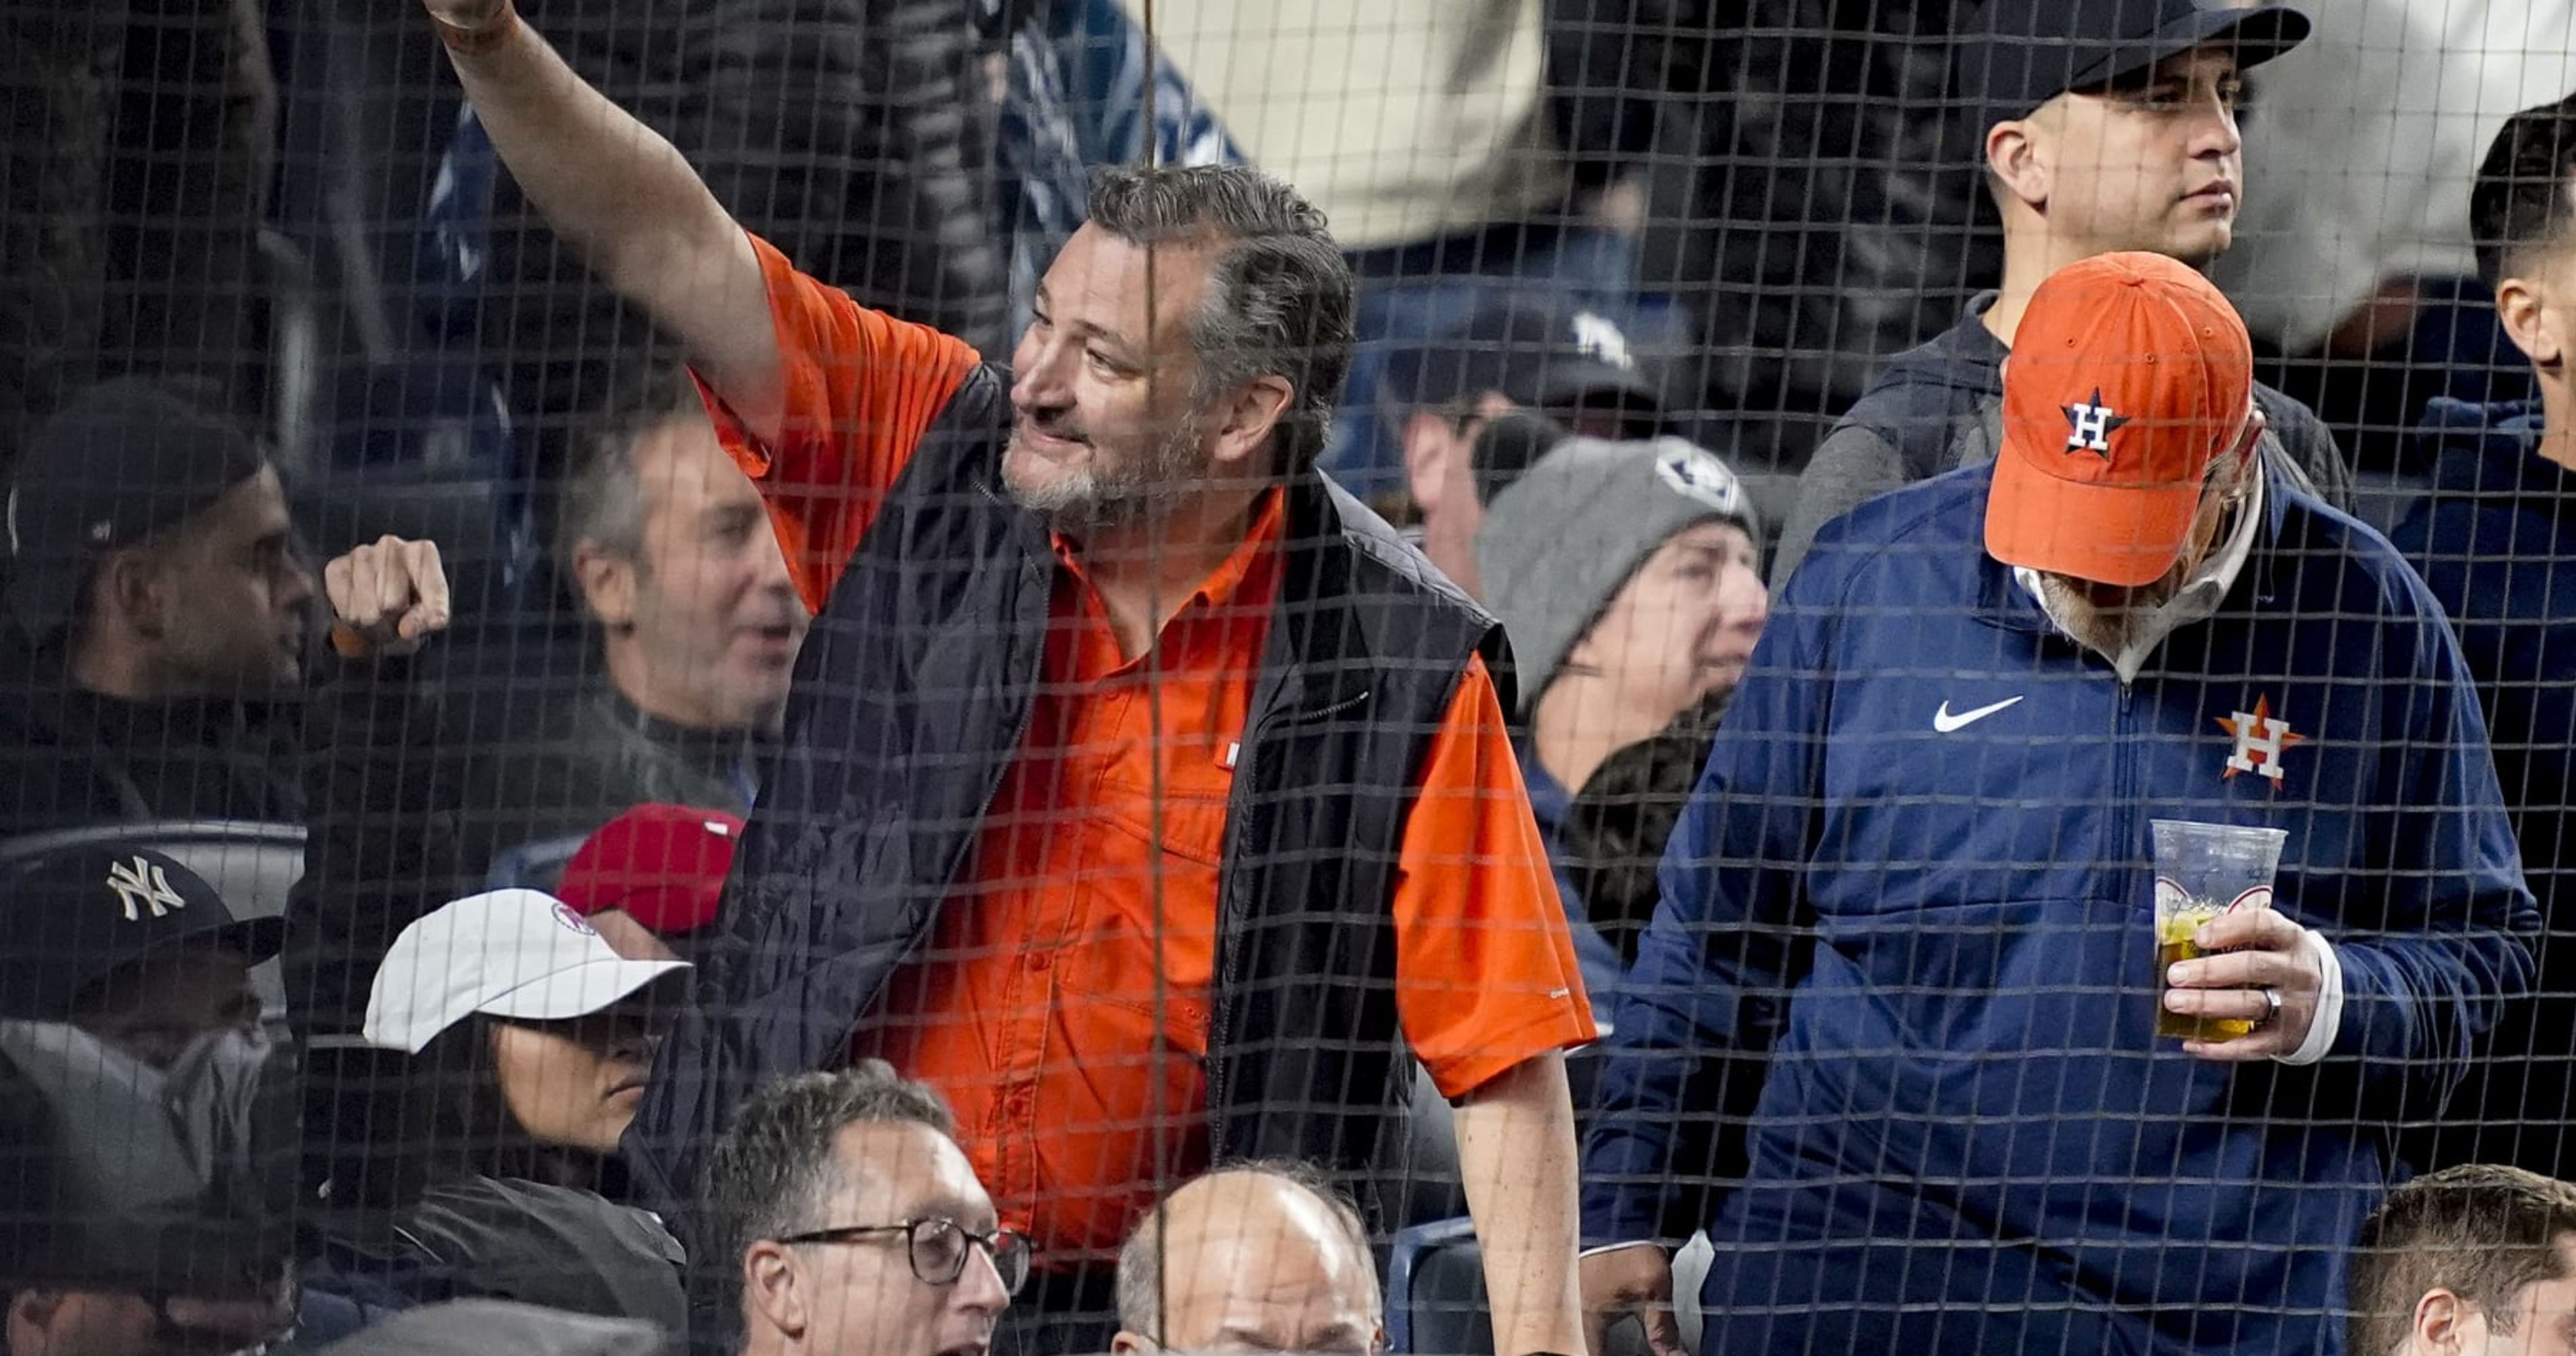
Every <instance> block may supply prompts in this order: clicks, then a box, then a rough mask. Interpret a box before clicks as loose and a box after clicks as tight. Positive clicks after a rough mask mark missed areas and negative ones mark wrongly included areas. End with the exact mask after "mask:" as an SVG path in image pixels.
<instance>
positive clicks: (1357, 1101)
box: [626, 366, 1509, 1266]
mask: <svg viewBox="0 0 2576 1356" xmlns="http://www.w3.org/2000/svg"><path fill="white" fill-rule="evenodd" d="M1007 389H1008V379H1007V375H1006V374H1005V373H1003V372H1002V370H1001V369H999V368H995V367H989V366H988V367H983V368H979V369H977V370H976V371H975V372H974V373H972V374H971V375H970V376H969V377H968V378H967V380H966V383H965V385H964V386H963V387H962V388H961V389H960V390H959V391H958V393H957V394H956V395H955V396H953V397H952V398H951V399H950V401H949V403H948V405H947V407H946V408H944V409H943V410H942V412H941V413H940V415H939V417H938V419H937V420H936V421H935V422H934V424H933V426H932V427H931V429H930V431H929V432H928V433H927V434H926V435H925V437H924V438H923V440H922V442H921V444H920V446H919V447H918V448H917V449H916V450H915V452H914V453H913V456H912V458H911V460H910V461H909V463H908V464H907V465H906V467H905V470H904V472H903V474H902V476H901V477H900V478H899V479H898V480H897V481H896V483H895V485H894V487H893V489H892V490H891V491H890V492H889V494H888V495H887V497H886V500H885V502H884V504H883V506H882V507H881V508H880V509H879V511H878V514H877V517H876V520H875V523H874V526H872V527H871V528H870V529H869V531H868V533H867V535H866V537H865V538H864V539H863V540H862V541H861V542H860V545H859V548H858V550H857V552H856V553H855V554H853V555H852V557H851V559H850V561H849V563H848V566H847V568H846V570H845V571H844V572H843V574H842V576H841V579H840V582H839V583H838V584H837V585H836V586H835V587H834V589H833V591H832V595H831V597H830V599H829V600H828V601H827V603H826V604H825V606H824V608H823V610H822V614H821V615H820V616H818V617H816V618H815V622H814V629H813V632H812V633H811V635H810V636H809V637H808V639H807V640H806V643H805V647H804V650H803V652H802V653H801V654H799V655H798V657H797V662H796V674H795V684H794V687H793V689H792V691H791V692H790V694H789V697H788V704H787V711H786V717H785V727H784V730H783V733H782V737H781V741H780V751H779V755H778V761H777V763H776V765H775V766H774V767H773V768H772V770H771V773H770V775H769V776H768V777H767V778H766V779H765V780H764V781H763V783H762V788H761V795H760V801H759V804H758V806H757V807H756V808H755V809H754V811H753V813H752V817H751V821H750V823H749V825H748V826H747V827H746V829H745V830H744V833H743V838H742V846H741V849H740V852H739V853H738V855H737V856H736V857H735V860H734V868H733V874H732V876H731V878H730V879H729V880H728V881H727V883H726V887H725V898H724V902H723V907H722V911H721V914H720V929H721V931H720V935H719V937H718V938H717V939H716V940H715V941H714V943H713V944H712V945H710V946H709V947H708V949H707V951H706V952H705V953H704V956H703V959H702V963H701V964H700V966H699V969H698V971H697V1000H698V1001H697V1002H696V1003H695V1004H693V1005H692V1008H691V1010H690V1011H689V1012H687V1013H686V1014H684V1015H683V1016H682V1017H681V1018H680V1020H679V1022H678V1024H677V1026H676V1027H675V1029H674V1030H673V1032H672V1035H671V1037H670V1039H669V1040H668V1041H666V1042H665V1043H664V1045H663V1048H662V1051H661V1054H660V1057H659V1059H658V1061H657V1062H656V1064H655V1067H654V1075H653V1081H652V1084H651V1087H650V1090H649V1091H648V1092H647V1093H646V1096H645V1100H644V1104H643V1106H642V1107H641V1108H640V1109H639V1111H638V1112H637V1115H636V1120H635V1124H634V1126H633V1128H632V1129H630V1130H629V1131H628V1134H627V1140H626V1148H627V1152H628V1157H629V1158H630V1159H631V1160H632V1161H633V1162H634V1164H635V1168H636V1177H637V1185H638V1187H639V1190H640V1192H641V1193H642V1196H643V1199H644V1200H646V1201H647V1202H649V1203H650V1204H652V1205H654V1206H655V1207H656V1208H657V1209H660V1210H661V1211H662V1212H663V1213H664V1214H665V1215H669V1216H674V1217H677V1218H679V1219H681V1220H683V1221H686V1222H687V1223H689V1224H690V1226H691V1227H688V1228H684V1229H683V1230H682V1237H683V1238H684V1239H685V1240H687V1241H689V1242H690V1243H692V1244H693V1245H701V1246H693V1248H692V1253H693V1255H698V1254H702V1253H703V1252H704V1247H703V1246H702V1245H703V1241H704V1236H703V1234H702V1233H700V1232H698V1231H697V1229H696V1228H695V1227H694V1225H695V1221H691V1220H688V1215H689V1212H690V1210H691V1207H692V1204H693V1202H694V1201H695V1199H696V1194H695V1191H694V1186H695V1184H696V1182H697V1174H698V1166H697V1165H698V1160H699V1157H700V1156H701V1155H702V1154H703V1153H704V1152H705V1151H706V1147H707V1145H708V1143H709V1141H710V1140H711V1139H712V1138H713V1136H714V1135H715V1134H716V1133H717V1132H718V1131H719V1130H720V1129H721V1128H722V1127H723V1126H724V1125H725V1123H726V1122H727V1120H728V1119H729V1118H730V1116H731V1114H732V1111H733V1108H734V1107H735V1105H736V1104H738V1103H739V1102H740V1101H741V1099H742V1098H743V1096H744V1095H745V1094H746V1093H747V1092H748V1091H749V1090H750V1089H751V1088H752V1087H754V1086H756V1085H757V1084H758V1083H760V1082H761V1081H763V1080H765V1079H768V1078H772V1077H775V1076H778V1075H783V1074H790V1073H800V1072H803V1071H806V1070H810V1069H816V1068H827V1067H833V1066H836V1065H838V1064H840V1063H842V1062H843V1061H844V1059H845V1058H846V1053H847V1048H848V1043H849V1040H850V1037H851V1034H852V1032H853V1031H854V1030H855V1029H856V1028H858V1027H859V1026H860V1024H861V1023H862V1021H864V1020H869V1019H875V1020H887V1021H900V1020H903V1015H902V1014H901V1013H886V1012H883V1011H881V1010H880V1005H879V1002H878V1000H879V999H880V997H881V996H882V995H883V993H884V991H885V988H886V981H887V980H888V978H889V977H890V976H892V975H893V974H894V973H895V971H896V969H897V968H898V967H899V966H900V965H901V964H902V963H903V962H904V961H906V960H908V959H909V958H911V957H912V956H913V955H914V954H915V952H916V951H917V950H918V948H919V947H920V946H921V945H922V944H923V943H924V942H925V941H926V940H927V939H928V938H929V937H930V936H931V935H932V933H933V931H934V929H935V928H936V926H937V923H938V917H939V911H940V910H941V908H943V907H945V906H946V905H947V903H948V901H949V898H950V896H951V894H952V893H953V890H954V886H955V883H956V880H957V878H958V875H959V872H960V870H961V869H962V867H963V866H964V864H965V862H966V860H967V854H968V852H969V851H970V849H971V848H972V846H973V844H974V842H975V839H976V836H977V834H978V832H979V831H980V829H981V826H982V824H983V817H984V814H985V811H986V809H987V807H988V806H989V805H990V804H991V802H992V798H993V795H994V792H995V791H996V790H998V789H999V787H1000V784H1001V780H1002V776H1003V774H1004V772H1005V771H1006V770H1007V769H1008V767H1009V765H1010V763H1011V761H1012V760H1013V759H1015V758H1017V757H1018V756H1019V752H1020V746H1021V742H1022V738H1023V736H1024V735H1025V733H1026V732H1027V729H1028V721H1029V718H1030V711H1031V702H1032V698H1033V697H1034V695H1035V692H1036V687H1037V681H1038V677H1039V665H1040V661H1041V658H1042V656H1043V653H1044V649H1045V644H1046V625H1047V615H1048V613H1047V608H1048V596H1049V592H1050V590H1051V588H1052V586H1053V582H1054V577H1055V570H1056V559H1055V553H1054V549H1053V547H1052V545H1051V544H1050V542H1049V539H1048V536H1047V531H1046V527H1045V525H1044V523H1043V522H1041V521H1040V520H1039V518H1038V517H1037V516H1036V515H1035V514H1032V513H1030V512H1028V511H1027V510H1025V509H1022V508H1020V507H1018V506H1017V505H1016V504H1014V503H1013V502H1012V500H1011V498H1010V496H1009V494H1008V493H1007V492H1006V491H1005V490H1004V489H1003V488H1002V485H1001V482H1000V465H1001V448H1002V442H1003V437H1004V435H1005V431H1006V429H1007V424H1008V419H1009V405H1008V402H1007V399H1006V397H1005V392H1006V391H1007ZM1285 494H1286V525H1285V533H1284V542H1285V545H1284V547H1283V557H1282V562H1281V570H1280V584H1279V596H1278V600H1277V602H1276V604H1275V605H1274V608H1273V611H1272V619H1271V623H1270V628H1269V632H1268V636H1267V638H1266V640H1265V641H1264V646H1265V648H1264V651H1263V656H1262V662H1261V671H1260V674H1259V677H1258V678H1257V680H1256V681H1255V684H1254V688H1253V696H1252V708H1251V717H1250V726H1249V728H1248V729H1247V730H1246V731H1245V733H1244V736H1243V739H1242V749H1241V753H1240V757H1239V759H1238V762H1237V764H1236V768H1235V777H1234V787H1233V792H1232V795H1231V796H1230V798H1229V799H1228V802H1227V809H1226V827H1225V839H1224V849H1223V858H1224V859H1223V861H1222V862H1220V863H1219V877H1218V895H1217V911H1218V929H1217V946H1216V950H1217V957H1216V962H1217V975H1216V985H1215V994H1214V1000H1213V1004H1212V1009H1213V1010H1212V1013H1211V1016H1210V1020H1209V1031H1208V1047H1209V1050H1208V1056H1207V1107H1206V1111H1207V1116H1208V1138H1209V1145H1210V1150H1211V1152H1212V1153H1213V1154H1214V1155H1215V1156H1216V1157H1218V1158H1220V1159H1224V1158H1251V1157H1294V1158H1302V1159H1305V1160H1308V1161H1310V1162H1314V1163H1317V1164H1321V1165H1323V1166H1324V1167H1326V1168H1327V1169H1328V1170H1330V1171H1334V1172H1336V1173H1338V1174H1341V1175H1343V1176H1345V1177H1348V1178H1356V1179H1358V1180H1357V1181H1356V1182H1355V1183H1354V1184H1355V1185H1356V1186H1358V1187H1359V1188H1360V1189H1361V1190H1362V1191H1363V1192H1364V1193H1365V1192H1366V1190H1367V1189H1368V1188H1369V1187H1370V1186H1372V1185H1374V1183H1372V1182H1370V1181H1369V1180H1368V1179H1367V1178H1366V1176H1365V1174H1366V1172H1367V1170H1368V1169H1370V1168H1371V1167H1373V1166H1374V1165H1375V1164H1376V1163H1377V1162H1378V1161H1379V1160H1380V1152H1379V1151H1380V1149H1381V1147H1382V1146H1381V1143H1380V1138H1379V1137H1380V1135H1381V1133H1382V1132H1385V1133H1389V1134H1392V1133H1395V1132H1396V1130H1397V1129H1398V1128H1399V1127H1400V1126H1401V1118H1400V1117H1389V1116H1387V1115H1385V1114H1384V1113H1386V1112H1387V1111H1389V1110H1392V1109H1394V1108H1397V1107H1400V1106H1401V1105H1402V1104H1403V1102H1404V1100H1405V1099H1406V1098H1407V1096H1408V1095H1409V1092H1410V1089H1411V1087H1412V1076H1411V1069H1410V1065H1409V1064H1408V1063H1407V1062H1405V1060H1404V1058H1403V1044H1402V1036H1401V1033H1400V1031H1399V1029H1398V1026H1397V1020H1396V1011H1395V985H1394V968H1395V945H1394V922H1393V912H1392V907H1391V904H1392V895H1393V891H1394V888H1395V884H1396V880H1397V863H1398V854H1399V851H1400V849H1401V847H1402V845H1403V838H1404V828H1405V823H1406V819H1407V817H1408V815H1409V813H1410V811H1411V808H1412V803H1413V798H1414V792H1415V778H1416V777H1417V776H1418V775H1419V773H1420V771H1421V769H1422V767H1423V766H1424V764H1425V763H1426V761H1427V760H1428V757H1429V752H1430V744H1431V740H1432V739H1433V737H1434V736H1435V735H1436V734H1437V733H1438V731H1439V729H1440V728H1441V725H1442V720H1443V717H1444V715H1445V713H1446V712H1447V710H1448V707H1449V703H1450V701H1451V699H1452V697H1453V696H1454V695H1455V693H1456V691H1457V686H1458V683H1459V680H1460V678H1461V677H1462V676H1463V675H1464V674H1465V672H1466V669H1467V665H1468V662H1469V660H1470V659H1471V658H1472V657H1473V656H1475V655H1477V654H1478V653H1480V652H1482V653H1483V654H1485V656H1486V658H1487V662H1488V663H1489V664H1490V665H1492V666H1493V667H1494V668H1495V671H1496V672H1497V674H1498V675H1499V674H1500V673H1501V672H1503V664H1504V662H1505V659H1506V656H1505V654H1504V651H1503V649H1502V645H1501V632H1500V629H1499V628H1498V627H1496V626H1495V624H1494V622H1493V620H1492V619H1491V618H1489V617H1487V616H1486V615H1485V614H1484V613H1483V612H1481V611H1479V610H1477V608H1476V607H1475V605H1474V604H1472V603H1471V602H1469V601H1468V600H1467V599H1466V597H1465V596H1464V595H1463V594H1460V593H1459V592H1458V591H1457V590H1456V588H1455V587H1454V586H1452V585H1450V584H1449V583H1448V582H1447V581H1445V580H1443V579H1441V578H1440V576H1439V574H1438V572H1437V571H1435V570H1433V569H1432V568H1431V566H1430V565H1429V563H1428V562H1426V561H1424V560H1423V559H1422V557H1421V555H1420V553H1418V552H1416V551H1414V550H1413V549H1412V548H1411V547H1408V546H1406V545H1405V544H1404V543H1403V542H1402V541H1401V540H1400V539H1399V538H1397V536H1396V535H1395V532H1394V530H1393V529H1391V528H1389V527H1388V526H1387V525H1386V524H1385V523H1384V522H1382V521H1380V520H1379V519H1378V518H1377V517H1376V515H1374V514H1372V513H1370V512H1369V511H1368V510H1367V509H1366V508H1365V507H1363V506H1361V505H1360V503H1359V502H1358V501H1357V500H1354V499H1352V498H1351V497H1350V496H1349V495H1347V494H1344V493H1342V492H1341V491H1340V490H1338V489H1336V488H1334V487H1333V486H1332V484H1331V483H1330V482H1329V481H1327V480H1325V479H1324V478H1323V477H1322V476H1321V475H1319V474H1316V473H1314V472H1311V471H1309V472H1306V473H1303V474H1300V475H1297V476H1294V477H1292V478H1291V479H1290V481H1289V483H1288V485H1287V488H1286V491H1285ZM1496 682H1497V683H1498V684H1501V685H1504V687H1505V691H1506V695H1505V697H1504V700H1505V701H1509V696H1508V684H1507V681H1506V680H1505V679H1503V678H1501V677H1499V676H1498V677H1497V679H1496ZM1138 982H1139V984H1140V985H1141V984H1144V983H1146V982H1147V980H1146V978H1145V977H1141V976H1140V977H1139V980H1138ZM1145 1112H1146V1109H1145V1108H1139V1113H1140V1114H1145ZM734 1261H735V1259H732V1258H713V1259H709V1260H708V1265H713V1266H731V1265H732V1264H733V1262H734Z"/></svg>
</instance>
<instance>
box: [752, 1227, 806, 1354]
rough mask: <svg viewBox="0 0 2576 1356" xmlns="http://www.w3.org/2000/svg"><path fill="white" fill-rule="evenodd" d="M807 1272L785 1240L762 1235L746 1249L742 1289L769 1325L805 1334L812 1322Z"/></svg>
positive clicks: (780, 1329)
mask: <svg viewBox="0 0 2576 1356" xmlns="http://www.w3.org/2000/svg"><path fill="white" fill-rule="evenodd" d="M804 1279H805V1278H804V1274H803V1272H802V1270H801V1269H800V1268H799V1267H798V1266H797V1265H796V1255H795V1254H794V1253H792V1252H790V1251H788V1249H787V1245H785V1244H783V1243H773V1242H771V1241H770V1240H768V1239H765V1238H764V1239H762V1240H760V1241H759V1242H757V1243H754V1244H752V1245H751V1246H750V1247H748V1248H745V1249H743V1253H742V1293H743V1298H744V1299H745V1300H747V1301H748V1302H749V1303H750V1305H751V1307H752V1309H753V1310H754V1311H755V1312H757V1313H758V1314H759V1315H760V1316H761V1318H762V1319H763V1320H765V1321H766V1322H767V1323H768V1324H769V1326H771V1327H773V1328H776V1329H777V1330H778V1331H780V1332H782V1333H785V1334H786V1335H787V1336H789V1337H798V1338H801V1337H803V1336H804V1335H805V1330H806V1328H807V1327H809V1326H810V1325H811V1316H810V1315H809V1314H808V1313H807V1312H806V1295H805V1285H804Z"/></svg>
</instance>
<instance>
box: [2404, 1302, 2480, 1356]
mask: <svg viewBox="0 0 2576 1356" xmlns="http://www.w3.org/2000/svg"><path fill="white" fill-rule="evenodd" d="M2476 1312H2477V1309H2476V1308H2475V1307H2474V1306H2472V1305H2471V1304H2470V1303H2469V1302H2468V1301H2467V1300H2464V1299H2461V1298H2460V1297H2459V1296H2457V1295H2454V1294H2452V1293H2451V1292H2450V1291H2448V1290H2443V1289H2439V1288H2435V1289H2432V1290H2427V1291H2425V1292H2424V1297H2423V1298H2422V1299H2419V1300H2417V1301H2415V1317H2414V1321H2413V1323H2411V1324H2410V1325H2409V1329H2410V1331H2411V1332H2412V1334H2413V1338H2414V1340H2413V1341H2412V1342H2410V1343H2409V1344H2408V1348H2407V1350H2408V1356H2437V1353H2438V1356H2451V1353H2455V1352H2460V1351H2465V1350H2467V1349H2468V1340H2469V1333H2468V1326H2469V1318H2470V1316H2471V1315H2473V1314H2475V1313H2476Z"/></svg>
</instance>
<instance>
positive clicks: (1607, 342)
mask: <svg viewBox="0 0 2576 1356" xmlns="http://www.w3.org/2000/svg"><path fill="white" fill-rule="evenodd" d="M1573 325H1574V346H1575V347H1576V348H1577V349H1579V350H1581V351H1582V352H1583V355H1584V356H1585V357H1588V358H1595V359H1598V360H1600V361H1602V362H1605V363H1608V364H1609V365H1610V366H1612V367H1615V368H1618V369H1619V370H1620V371H1622V372H1633V371H1635V370H1637V359H1636V357H1635V356H1634V355H1632V354H1630V353H1629V352H1628V336H1627V335H1625V334H1623V333H1621V332H1620V330H1619V327H1618V326H1616V325H1613V324H1611V323H1610V322H1609V321H1608V320H1606V319H1604V318H1602V317H1600V316H1597V315H1594V314H1593V313H1592V312H1590V311H1577V312H1575V313H1574V321H1573Z"/></svg>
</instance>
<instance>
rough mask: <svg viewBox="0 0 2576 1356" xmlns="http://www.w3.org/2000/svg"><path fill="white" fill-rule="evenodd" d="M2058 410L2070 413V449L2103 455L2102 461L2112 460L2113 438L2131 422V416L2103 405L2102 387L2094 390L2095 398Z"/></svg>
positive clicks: (2068, 445)
mask: <svg viewBox="0 0 2576 1356" xmlns="http://www.w3.org/2000/svg"><path fill="white" fill-rule="evenodd" d="M2058 408H2059V409H2061V410H2064V411H2065V412H2066V427H2067V429H2068V430H2069V432H2068V433H2067V435H2066V450H2067V451H2069V452H2094V453H2099V454H2100V455H2101V458H2102V460H2104V461H2109V460H2110V459H2111V435H2112V434H2114V433H2117V432H2118V431H2119V429H2120V426H2121V425H2122V424H2125V423H2127V422H2129V416H2127V415H2125V414H2113V413H2112V412H2111V407H2110V406H2108V405H2105V404H2103V403H2102V388H2101V387H2099V386H2096V387H2094V388H2093V398H2092V399H2091V400H2090V401H2077V402H2076V403H2074V404H2072V405H2060V406H2059V407H2058Z"/></svg>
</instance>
